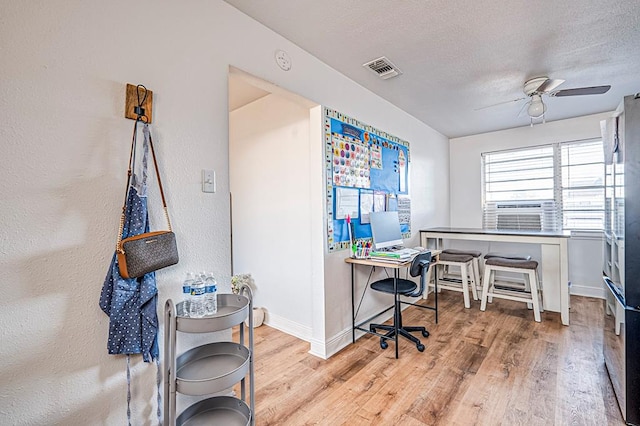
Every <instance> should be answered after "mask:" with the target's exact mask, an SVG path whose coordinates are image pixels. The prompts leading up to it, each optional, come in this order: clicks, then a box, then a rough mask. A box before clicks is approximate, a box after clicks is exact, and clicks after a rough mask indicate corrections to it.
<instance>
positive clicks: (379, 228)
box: [369, 211, 402, 250]
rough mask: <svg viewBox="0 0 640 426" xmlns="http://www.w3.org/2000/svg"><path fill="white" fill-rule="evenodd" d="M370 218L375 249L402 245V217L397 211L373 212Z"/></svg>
mask: <svg viewBox="0 0 640 426" xmlns="http://www.w3.org/2000/svg"><path fill="white" fill-rule="evenodd" d="M369 218H370V220H371V235H372V236H373V248H374V249H375V250H381V249H384V248H388V247H393V246H399V245H402V233H401V232H400V219H399V218H398V212H397V211H388V212H372V213H371V215H370V216H369Z"/></svg>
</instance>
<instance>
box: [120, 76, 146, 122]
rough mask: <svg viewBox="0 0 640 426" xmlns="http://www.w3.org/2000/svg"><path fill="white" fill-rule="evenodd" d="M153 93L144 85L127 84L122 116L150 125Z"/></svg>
mask: <svg viewBox="0 0 640 426" xmlns="http://www.w3.org/2000/svg"><path fill="white" fill-rule="evenodd" d="M152 107H153V92H152V91H151V90H149V89H147V88H146V87H145V86H144V85H142V84H138V85H133V84H129V83H127V94H126V103H125V109H124V116H125V117H126V118H130V119H132V120H142V121H144V122H145V123H151V121H152V111H153V108H152Z"/></svg>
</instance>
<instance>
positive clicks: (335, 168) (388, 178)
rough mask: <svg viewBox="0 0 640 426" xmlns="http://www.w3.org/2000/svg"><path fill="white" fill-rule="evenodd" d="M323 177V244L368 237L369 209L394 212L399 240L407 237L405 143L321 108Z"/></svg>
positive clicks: (341, 245) (343, 244)
mask: <svg viewBox="0 0 640 426" xmlns="http://www.w3.org/2000/svg"><path fill="white" fill-rule="evenodd" d="M324 135H325V160H326V176H327V193H326V196H327V246H328V249H329V251H335V250H341V249H347V248H349V247H350V241H349V225H348V222H350V223H351V230H352V232H353V234H354V235H353V239H354V240H362V241H370V240H371V226H370V224H369V213H371V212H372V211H374V212H377V211H386V210H395V211H398V216H399V218H400V230H401V232H402V237H403V238H410V237H411V199H410V198H409V160H410V157H409V143H408V142H407V141H404V140H402V139H399V138H397V137H395V136H391V135H389V134H387V133H386V132H382V131H380V130H378V129H375V128H373V127H371V126H369V125H366V124H364V123H361V122H359V121H357V120H355V119H353V118H350V117H347V116H345V115H344V114H341V113H339V112H337V111H334V110H331V109H329V108H324Z"/></svg>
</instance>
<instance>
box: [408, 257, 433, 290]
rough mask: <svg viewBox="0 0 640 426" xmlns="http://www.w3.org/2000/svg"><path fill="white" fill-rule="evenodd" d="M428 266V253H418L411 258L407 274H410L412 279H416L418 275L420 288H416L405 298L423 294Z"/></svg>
mask: <svg viewBox="0 0 640 426" xmlns="http://www.w3.org/2000/svg"><path fill="white" fill-rule="evenodd" d="M429 264H431V252H430V251H423V252H421V253H418V254H417V255H416V257H414V258H413V261H412V262H411V267H410V268H409V274H411V276H412V277H417V276H418V275H420V287H418V288H417V289H416V291H414V292H413V293H411V294H407V295H406V296H409V297H417V296H420V295H421V294H422V293H423V292H424V289H425V286H426V282H425V280H426V279H427V272H428V271H429Z"/></svg>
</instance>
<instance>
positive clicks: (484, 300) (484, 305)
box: [480, 266, 492, 311]
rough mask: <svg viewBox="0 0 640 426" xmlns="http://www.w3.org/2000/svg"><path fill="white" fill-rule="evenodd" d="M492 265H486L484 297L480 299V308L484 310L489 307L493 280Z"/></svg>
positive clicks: (483, 279) (483, 287) (483, 286)
mask: <svg viewBox="0 0 640 426" xmlns="http://www.w3.org/2000/svg"><path fill="white" fill-rule="evenodd" d="M491 272H492V271H491V267H490V266H485V267H484V274H483V277H482V298H481V299H480V300H481V302H480V310H481V311H484V310H485V309H487V297H488V295H489V282H490V281H491Z"/></svg>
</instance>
